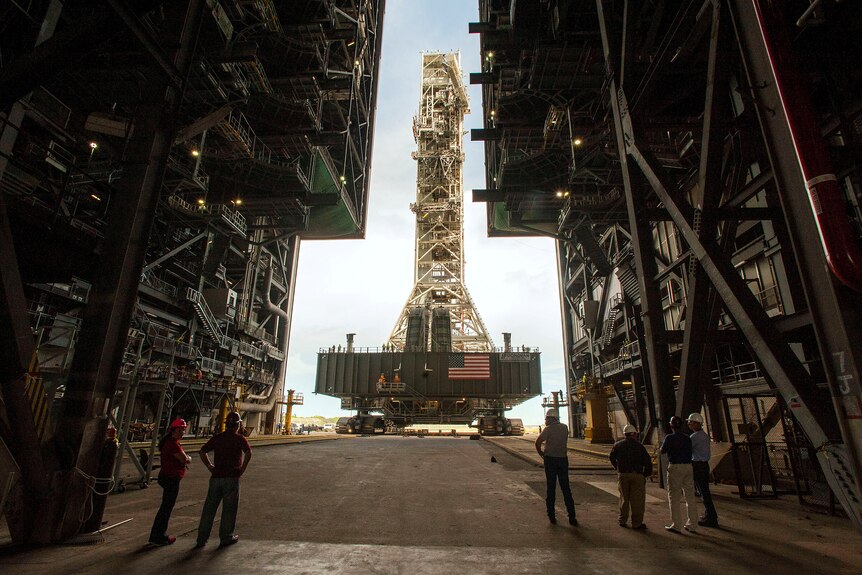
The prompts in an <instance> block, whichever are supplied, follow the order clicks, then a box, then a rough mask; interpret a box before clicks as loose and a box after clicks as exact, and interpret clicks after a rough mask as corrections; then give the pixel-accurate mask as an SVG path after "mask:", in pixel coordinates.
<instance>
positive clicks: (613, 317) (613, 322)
mask: <svg viewBox="0 0 862 575" xmlns="http://www.w3.org/2000/svg"><path fill="white" fill-rule="evenodd" d="M619 313H620V309H619V308H617V307H613V308H611V309H610V311H608V319H606V320H605V325H604V329H603V330H602V347H608V346H609V345H610V344H611V341H612V340H613V339H614V331H615V330H616V329H617V316H618V315H619Z"/></svg>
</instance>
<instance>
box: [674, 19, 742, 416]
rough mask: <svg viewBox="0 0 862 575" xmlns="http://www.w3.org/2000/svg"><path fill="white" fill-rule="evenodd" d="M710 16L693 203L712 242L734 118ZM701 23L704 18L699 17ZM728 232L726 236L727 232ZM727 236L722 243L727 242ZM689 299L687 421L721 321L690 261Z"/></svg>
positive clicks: (721, 33)
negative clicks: (730, 122) (728, 131)
mask: <svg viewBox="0 0 862 575" xmlns="http://www.w3.org/2000/svg"><path fill="white" fill-rule="evenodd" d="M706 14H708V15H711V17H712V28H711V34H710V42H709V64H708V69H707V77H706V98H705V104H704V116H703V132H702V138H701V150H700V154H701V155H700V167H699V170H698V187H697V193H698V194H699V197H698V198H697V199H696V200H695V203H696V205H697V208H698V210H699V211H698V215H699V216H700V229H696V231H697V232H698V235H699V236H700V237H701V238H708V239H709V240H710V241H711V240H712V239H714V238H715V237H716V235H717V231H718V218H717V217H716V212H717V208H718V204H719V199H720V197H721V189H720V186H721V157H722V152H723V148H724V146H723V143H724V136H725V134H726V131H725V129H724V128H725V126H724V123H725V121H726V120H727V118H728V117H729V113H730V98H729V96H728V93H727V90H729V84H728V77H729V65H730V62H731V58H730V55H729V54H726V53H725V46H727V44H728V41H729V38H728V34H727V32H726V30H725V29H726V28H727V27H725V26H723V25H722V18H721V14H722V10H721V4H719V3H715V4H713V5H712V10H711V11H710V12H707V13H706ZM701 16H702V17H705V16H704V15H703V13H701ZM725 231H727V230H725ZM728 235H729V234H727V233H725V234H724V238H725V239H727V238H728ZM689 263H690V269H689V276H688V293H687V294H686V321H685V332H684V334H683V346H682V359H681V361H680V379H679V388H678V390H677V396H676V414H677V415H679V416H683V417H684V416H685V415H686V414H688V413H691V412H694V411H699V410H700V408H701V406H702V405H703V393H704V389H705V387H706V386H708V385H710V383H709V381H708V380H709V375H710V374H709V369H710V366H711V365H712V353H713V349H714V347H713V345H712V343H711V338H710V332H711V331H713V330H714V329H715V328H716V325H715V322H716V321H717V319H718V315H717V314H716V313H713V311H714V310H713V307H712V306H711V305H710V300H712V299H714V294H715V290H714V289H713V287H712V284H711V283H710V282H709V278H708V277H707V275H706V272H705V271H704V270H703V267H702V266H700V265H698V263H697V260H696V259H695V258H691V259H690V260H689Z"/></svg>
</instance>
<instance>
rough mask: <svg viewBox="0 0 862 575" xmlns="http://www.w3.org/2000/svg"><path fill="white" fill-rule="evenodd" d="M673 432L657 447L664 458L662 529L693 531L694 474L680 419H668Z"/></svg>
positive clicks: (679, 531) (694, 529)
mask: <svg viewBox="0 0 862 575" xmlns="http://www.w3.org/2000/svg"><path fill="white" fill-rule="evenodd" d="M670 426H671V429H672V430H673V433H671V434H669V435H667V436H666V437H665V438H664V441H663V442H662V444H661V452H662V453H664V454H666V455H667V459H668V466H667V499H668V503H669V505H670V517H671V524H670V525H665V529H667V530H668V531H670V532H672V533H681V532H682V529H685V530H686V531H692V532H694V531H696V530H697V500H696V499H695V497H694V475H693V474H692V469H691V439H690V438H689V436H688V435H686V434H685V433H683V432H682V418H680V417H677V416H675V415H674V416H673V417H671V418H670ZM683 500H684V501H685V506H686V511H687V515H688V517H687V520H686V522H685V524H683V522H682V519H683V514H682V502H683Z"/></svg>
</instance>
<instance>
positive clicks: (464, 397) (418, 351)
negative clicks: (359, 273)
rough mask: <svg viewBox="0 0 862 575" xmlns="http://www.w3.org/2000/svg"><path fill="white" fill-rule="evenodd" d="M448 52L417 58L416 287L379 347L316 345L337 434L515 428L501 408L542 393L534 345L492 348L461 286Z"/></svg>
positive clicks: (458, 103) (457, 110) (459, 90)
mask: <svg viewBox="0 0 862 575" xmlns="http://www.w3.org/2000/svg"><path fill="white" fill-rule="evenodd" d="M468 105H469V101H468V98H467V91H466V90H465V89H464V83H463V81H462V78H461V66H460V62H459V55H458V54H457V53H436V52H435V53H426V54H423V55H422V88H421V94H420V98H419V113H418V114H417V115H416V116H415V118H414V120H413V135H414V138H415V139H416V144H417V150H416V151H415V152H414V153H413V159H414V160H416V163H417V170H416V174H417V175H416V202H415V203H412V204H411V205H410V209H411V210H412V211H413V213H414V214H415V217H416V244H415V247H416V253H415V270H414V272H415V276H414V281H415V285H414V287H413V290H412V291H411V292H410V296H409V297H408V298H407V303H406V304H405V306H404V309H403V310H402V311H401V315H400V316H399V318H398V321H397V322H396V324H395V328H394V329H393V330H392V333H391V335H390V336H389V340H388V342H387V344H386V345H385V346H384V347H383V348H363V347H356V346H354V344H353V335H354V334H348V340H347V345H346V346H345V347H344V348H343V350H342V346H341V345H338V346H332V347H330V348H328V349H322V350H321V351H320V353H319V354H318V360H317V378H316V382H315V391H316V392H317V393H323V394H326V395H332V396H335V397H339V398H340V399H341V407H342V409H349V410H355V412H356V415H355V416H353V417H350V418H342V421H340V422H339V425H338V428H337V431H338V432H340V433H375V432H376V433H380V432H385V431H395V430H398V429H399V428H401V427H403V426H405V425H410V424H413V423H469V424H472V423H473V422H474V421H475V422H476V424H477V426H478V427H479V431H480V432H481V433H482V434H486V435H510V434H523V433H524V429H523V424H522V423H521V421H520V420H518V419H508V418H506V417H505V415H504V414H505V412H506V411H507V410H509V409H511V408H512V407H513V406H515V405H517V404H519V403H521V402H523V401H525V400H527V399H530V398H531V397H535V396H536V395H539V394H540V393H541V390H542V387H541V369H540V365H539V352H538V350H537V349H534V348H532V349H531V348H527V347H523V346H522V347H521V348H519V349H517V350H513V348H512V346H511V342H510V338H509V334H504V347H503V348H502V349H495V348H494V344H493V342H492V341H491V338H490V337H489V335H488V330H487V329H486V327H485V324H484V322H483V321H482V318H481V317H480V316H479V313H478V312H477V311H476V307H475V305H474V304H473V300H472V298H471V297H470V293H469V292H468V291H467V287H466V286H465V285H464V204H463V202H464V193H463V186H462V179H463V178H462V166H463V163H464V150H463V135H464V114H466V113H467V111H468Z"/></svg>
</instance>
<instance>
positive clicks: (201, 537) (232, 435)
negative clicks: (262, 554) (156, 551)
mask: <svg viewBox="0 0 862 575" xmlns="http://www.w3.org/2000/svg"><path fill="white" fill-rule="evenodd" d="M241 427H242V419H240V416H239V413H236V412H235V411H233V412H231V413H228V414H227V417H226V418H225V430H224V432H222V433H218V434H216V435H214V436H212V437H211V438H210V440H209V441H207V442H206V445H204V446H203V447H201V451H200V457H201V461H203V462H204V465H206V466H207V469H209V470H210V473H212V477H210V483H209V489H208V490H207V498H206V501H204V507H203V510H201V521H200V524H199V525H198V540H197V543H196V544H195V548H196V549H199V548H201V547H203V546H204V545H206V543H207V539H209V536H210V531H212V527H213V521H214V520H215V514H216V511H218V508H219V504H222V508H221V522H220V523H219V530H218V534H219V541H220V545H219V547H225V546H226V545H233V544H234V543H236V542H237V541H239V536H238V535H237V534H236V533H234V527H235V526H236V513H237V509H238V508H239V478H240V477H241V476H242V474H243V473H245V469H246V467H248V462H249V461H251V446H250V445H249V444H248V440H247V439H246V438H245V437H243V435H242V434H241V433H240V428H241ZM211 451H212V452H215V463H213V462H212V461H210V458H209V453H210V452H211Z"/></svg>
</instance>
